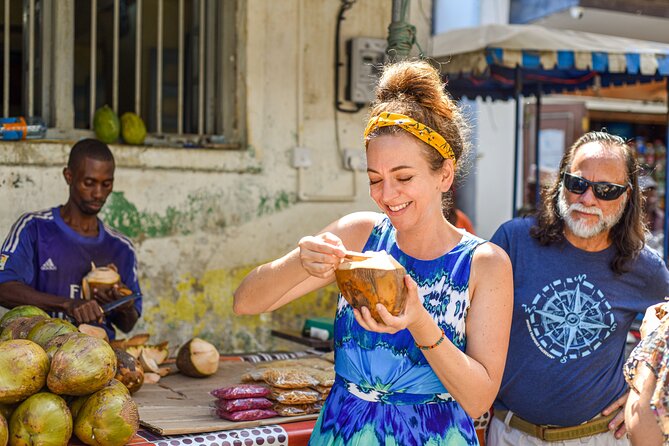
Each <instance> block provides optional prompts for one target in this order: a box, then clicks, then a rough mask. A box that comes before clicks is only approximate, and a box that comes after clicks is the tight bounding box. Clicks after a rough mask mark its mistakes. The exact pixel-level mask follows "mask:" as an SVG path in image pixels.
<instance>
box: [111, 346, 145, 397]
mask: <svg viewBox="0 0 669 446" xmlns="http://www.w3.org/2000/svg"><path fill="white" fill-rule="evenodd" d="M114 353H115V354H116V361H117V366H116V376H114V378H115V379H117V380H118V381H120V382H121V383H123V385H125V386H126V387H127V388H128V390H129V391H130V393H135V392H137V391H138V390H139V389H140V388H141V387H142V384H144V368H143V367H142V365H141V364H140V363H139V361H137V359H135V357H133V356H132V355H131V354H130V353H128V352H126V351H125V350H123V349H121V348H115V349H114Z"/></svg>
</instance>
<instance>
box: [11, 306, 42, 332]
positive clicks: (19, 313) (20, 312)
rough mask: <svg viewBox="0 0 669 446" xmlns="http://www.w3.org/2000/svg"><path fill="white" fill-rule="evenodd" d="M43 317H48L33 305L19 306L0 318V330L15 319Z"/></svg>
mask: <svg viewBox="0 0 669 446" xmlns="http://www.w3.org/2000/svg"><path fill="white" fill-rule="evenodd" d="M30 316H43V317H45V318H46V317H49V315H48V314H47V312H46V311H44V310H42V309H41V308H37V307H35V306H33V305H19V306H18V307H14V308H12V309H11V310H9V311H8V312H6V313H5V314H4V315H3V316H2V317H1V318H0V328H5V327H6V326H7V324H8V323H10V322H11V321H12V320H14V319H16V318H17V317H30Z"/></svg>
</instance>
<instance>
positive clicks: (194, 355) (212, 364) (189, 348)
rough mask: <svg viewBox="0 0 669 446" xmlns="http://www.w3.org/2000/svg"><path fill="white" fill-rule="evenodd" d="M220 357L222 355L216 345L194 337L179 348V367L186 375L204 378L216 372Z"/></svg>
mask: <svg viewBox="0 0 669 446" xmlns="http://www.w3.org/2000/svg"><path fill="white" fill-rule="evenodd" d="M220 359H221V355H220V354H219V353H218V350H217V349H216V347H215V346H214V345H212V344H210V343H209V342H207V341H205V340H203V339H200V338H193V339H191V340H190V341H188V342H186V343H185V344H184V345H182V346H181V348H179V353H178V354H177V367H178V368H179V371H180V372H181V373H182V374H184V375H186V376H190V377H192V378H204V377H207V376H211V375H213V374H214V373H216V371H217V370H218V363H219V361H220Z"/></svg>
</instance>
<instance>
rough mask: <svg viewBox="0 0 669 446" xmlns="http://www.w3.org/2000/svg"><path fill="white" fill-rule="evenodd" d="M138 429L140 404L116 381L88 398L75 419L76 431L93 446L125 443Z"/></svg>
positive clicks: (81, 438) (78, 435) (117, 445)
mask: <svg viewBox="0 0 669 446" xmlns="http://www.w3.org/2000/svg"><path fill="white" fill-rule="evenodd" d="M138 429H139V411H138V410H137V404H135V402H134V401H133V400H132V398H131V397H130V393H129V392H128V389H126V388H125V386H124V385H123V384H121V383H119V382H118V381H116V380H112V382H111V383H110V384H109V385H108V386H105V387H104V388H103V389H101V390H98V391H97V392H95V393H94V394H93V395H91V396H90V397H88V398H87V399H86V401H85V402H84V403H83V404H82V405H81V407H80V408H79V409H78V411H77V416H76V418H75V420H74V434H75V435H76V436H77V438H79V440H81V441H82V442H84V443H86V444H88V445H91V446H122V445H124V444H126V443H127V442H128V441H129V440H130V439H131V438H132V437H133V436H134V435H135V433H137V430H138Z"/></svg>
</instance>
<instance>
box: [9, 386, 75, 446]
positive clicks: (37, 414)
mask: <svg viewBox="0 0 669 446" xmlns="http://www.w3.org/2000/svg"><path fill="white" fill-rule="evenodd" d="M71 436H72V415H70V409H68V407H67V404H66V403H65V400H63V399H62V398H61V397H59V396H58V395H54V394H53V393H49V392H40V393H36V394H35V395H33V396H31V397H30V398H28V399H27V400H25V401H24V402H22V403H21V404H20V405H19V407H17V408H16V410H15V411H14V413H12V416H11V418H10V419H9V445H10V446H37V445H39V446H66V445H67V444H68V442H69V441H70V437H71Z"/></svg>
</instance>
